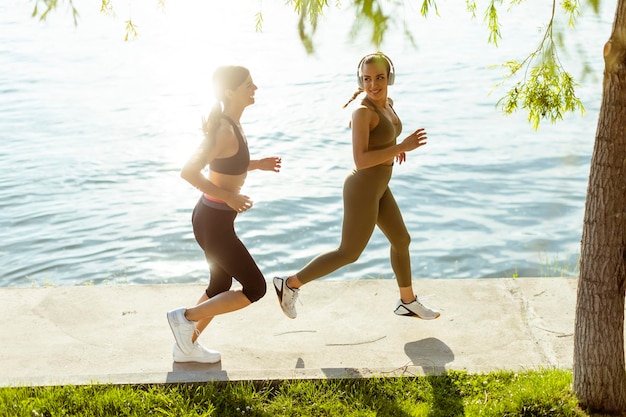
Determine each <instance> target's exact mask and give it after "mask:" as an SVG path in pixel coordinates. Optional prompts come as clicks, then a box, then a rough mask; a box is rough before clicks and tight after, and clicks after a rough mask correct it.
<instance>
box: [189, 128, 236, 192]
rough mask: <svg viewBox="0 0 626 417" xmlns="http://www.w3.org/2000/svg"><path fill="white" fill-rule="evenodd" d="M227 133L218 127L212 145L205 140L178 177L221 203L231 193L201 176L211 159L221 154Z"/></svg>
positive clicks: (226, 130)
mask: <svg viewBox="0 0 626 417" xmlns="http://www.w3.org/2000/svg"><path fill="white" fill-rule="evenodd" d="M228 133H229V132H228V129H223V128H221V127H220V128H218V129H217V132H215V136H216V137H215V140H213V142H212V143H210V142H209V140H208V139H207V138H205V139H204V140H203V141H202V143H200V145H199V146H198V147H197V148H196V150H195V151H194V152H193V153H192V154H191V157H190V158H189V160H187V162H186V163H185V165H184V166H183V168H182V170H181V171H180V176H181V177H182V178H183V179H184V180H185V181H187V182H188V183H189V184H191V185H193V186H194V187H196V188H197V189H198V190H200V191H202V192H203V193H205V194H208V195H210V196H212V197H214V198H216V199H218V200H223V201H226V200H227V199H228V198H229V197H232V195H233V193H232V192H231V191H228V190H224V189H223V188H220V187H218V186H217V185H215V184H213V183H212V182H211V181H210V180H209V179H208V178H207V177H206V176H205V175H204V174H203V171H204V168H206V166H207V165H209V164H210V163H211V161H213V159H215V158H216V157H217V156H218V155H220V153H221V152H222V150H223V148H224V144H225V143H226V141H225V139H228V138H226V137H225V135H228ZM230 133H231V135H232V136H233V139H234V140H236V138H235V137H234V133H233V132H230Z"/></svg>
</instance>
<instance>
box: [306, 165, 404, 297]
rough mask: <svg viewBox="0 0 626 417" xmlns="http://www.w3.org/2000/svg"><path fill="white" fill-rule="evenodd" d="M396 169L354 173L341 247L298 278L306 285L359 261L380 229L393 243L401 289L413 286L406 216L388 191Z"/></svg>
mask: <svg viewBox="0 0 626 417" xmlns="http://www.w3.org/2000/svg"><path fill="white" fill-rule="evenodd" d="M392 171H393V168H392V166H388V165H377V166H374V167H371V168H366V169H362V170H359V171H357V170H354V171H352V173H351V174H350V175H348V177H347V178H346V181H345V183H344V186H343V211H344V214H343V227H342V230H341V244H340V245H339V247H338V248H337V249H335V250H333V251H330V252H326V253H324V254H321V255H319V256H317V257H316V258H314V259H313V260H312V261H311V262H309V263H308V264H307V265H306V266H305V267H304V268H303V269H302V270H301V271H300V272H298V273H297V274H296V276H297V277H298V280H299V281H300V282H301V283H303V284H306V283H307V282H310V281H313V280H314V279H317V278H320V277H323V276H325V275H328V274H330V273H331V272H333V271H335V270H337V269H339V268H341V267H342V266H345V265H348V264H350V263H353V262H355V261H356V260H357V259H359V256H360V255H361V253H362V252H363V250H364V249H365V246H367V243H368V242H369V240H370V237H371V236H372V233H373V232H374V226H378V227H379V228H380V230H381V231H382V232H383V233H384V234H385V236H386V237H387V239H388V240H389V243H391V267H392V269H393V272H394V273H395V275H396V280H397V281H398V286H400V287H408V286H410V285H411V258H410V255H409V244H410V243H411V237H410V236H409V233H408V231H407V230H406V226H405V225H404V220H402V214H401V213H400V209H399V208H398V204H397V203H396V200H395V198H394V197H393V194H392V193H391V190H390V189H389V187H388V184H389V180H390V179H391V172H392Z"/></svg>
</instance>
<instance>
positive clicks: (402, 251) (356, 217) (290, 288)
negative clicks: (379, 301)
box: [274, 53, 439, 320]
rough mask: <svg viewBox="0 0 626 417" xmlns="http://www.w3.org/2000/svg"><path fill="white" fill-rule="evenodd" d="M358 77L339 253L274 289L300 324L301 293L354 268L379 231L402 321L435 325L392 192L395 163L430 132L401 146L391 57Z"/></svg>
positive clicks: (376, 60)
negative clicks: (416, 288)
mask: <svg viewBox="0 0 626 417" xmlns="http://www.w3.org/2000/svg"><path fill="white" fill-rule="evenodd" d="M357 77H358V83H359V89H358V91H357V92H356V93H355V94H354V95H353V96H352V98H351V99H350V101H348V103H346V105H345V106H344V107H346V106H347V105H348V104H349V103H350V102H351V101H352V100H354V99H355V98H356V97H357V96H358V95H359V94H360V93H361V92H365V93H366V97H365V98H364V99H363V101H362V102H361V105H360V106H359V107H358V108H357V109H356V110H354V112H353V113H352V121H351V128H352V152H353V157H354V162H355V165H356V168H355V169H354V170H353V171H352V173H350V175H348V177H347V178H346V180H345V183H344V188H343V202H344V218H343V226H342V231H341V243H340V245H339V247H338V248H337V249H335V250H333V251H330V252H326V253H324V254H322V255H319V256H317V257H316V258H314V259H313V260H312V261H311V262H309V263H308V264H307V265H306V266H305V267H304V268H303V269H302V270H300V271H299V272H297V273H296V274H294V275H292V276H289V277H287V278H280V277H276V278H274V289H275V290H276V294H277V295H278V300H279V303H280V306H281V308H282V309H283V312H284V313H285V315H287V317H289V318H296V314H297V313H296V309H295V301H296V299H297V297H298V291H299V288H300V287H301V286H302V285H304V284H306V283H308V282H311V281H313V280H314V279H317V278H320V277H322V276H325V275H327V274H329V273H331V272H333V271H335V270H337V269H338V268H340V267H342V266H344V265H347V264H349V263H352V262H355V261H356V260H357V259H358V258H359V256H360V255H361V253H362V252H363V250H364V249H365V246H366V245H367V243H368V242H369V239H370V237H371V236H372V233H373V231H374V227H375V226H378V227H379V228H380V230H381V231H382V232H383V233H384V234H385V236H386V237H387V239H388V240H389V243H390V244H391V255H390V257H391V266H392V269H393V271H394V274H395V276H396V280H397V283H398V287H399V290H400V300H398V302H397V304H396V307H395V310H394V312H395V313H396V314H397V315H400V316H407V317H418V318H422V319H426V320H430V319H435V318H437V317H439V312H438V311H436V310H433V309H431V308H429V307H427V306H425V305H424V304H422V303H421V302H420V301H419V299H418V298H417V297H416V296H415V293H414V292H413V287H412V278H411V258H410V255H409V243H410V242H411V237H410V236H409V233H408V231H407V229H406V226H405V225H404V220H403V219H402V214H401V213H400V210H399V208H398V205H397V204H396V201H395V199H394V197H393V194H392V193H391V190H390V189H389V187H388V183H389V180H390V178H391V173H392V166H393V163H394V160H395V161H397V162H398V163H399V164H401V163H403V162H404V161H406V152H409V151H412V150H415V149H417V148H419V147H420V146H423V145H425V144H426V132H425V131H424V129H418V130H416V131H415V132H413V133H411V134H410V135H409V136H407V137H406V138H405V139H404V140H403V141H402V142H400V143H396V138H397V137H398V136H399V135H400V132H401V131H402V123H401V122H400V118H399V117H398V115H397V114H396V112H395V110H394V109H393V101H392V100H391V99H390V98H388V97H387V86H388V85H392V84H393V82H394V78H395V72H394V68H393V64H392V62H391V60H390V59H389V58H388V57H387V56H386V55H384V54H382V53H376V54H371V55H366V56H365V57H363V59H362V60H361V62H359V65H358V69H357Z"/></svg>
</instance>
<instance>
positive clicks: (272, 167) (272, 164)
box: [248, 156, 282, 172]
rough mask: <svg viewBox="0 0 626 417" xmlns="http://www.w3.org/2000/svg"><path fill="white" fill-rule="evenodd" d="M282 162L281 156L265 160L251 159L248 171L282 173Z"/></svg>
mask: <svg viewBox="0 0 626 417" xmlns="http://www.w3.org/2000/svg"><path fill="white" fill-rule="evenodd" d="M281 163H282V160H281V158H280V156H270V157H268V158H263V159H251V160H250V165H248V171H252V170H255V169H260V170H261V171H274V172H280V168H281Z"/></svg>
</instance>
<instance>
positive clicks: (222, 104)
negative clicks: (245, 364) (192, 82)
mask: <svg viewBox="0 0 626 417" xmlns="http://www.w3.org/2000/svg"><path fill="white" fill-rule="evenodd" d="M213 84H214V89H215V96H216V99H217V101H216V103H215V106H214V107H213V109H212V110H211V113H210V114H209V117H208V119H207V120H205V121H204V123H203V131H204V140H203V141H202V143H201V144H200V146H199V147H198V148H197V149H196V151H195V152H194V153H193V154H192V156H191V158H189V160H188V161H187V163H186V164H185V166H184V167H183V169H182V171H181V176H182V177H183V178H184V179H185V180H187V181H188V182H189V183H190V184H191V185H193V186H194V187H196V188H198V189H199V190H200V191H201V192H202V196H201V197H200V199H199V200H198V203H197V204H196V207H195V208H194V210H193V214H192V224H193V232H194V235H195V237H196V241H197V242H198V244H199V245H200V247H201V248H202V250H203V251H204V255H205V257H206V259H207V261H208V263H209V268H210V272H211V278H210V281H209V286H208V288H207V289H206V291H205V293H204V294H202V296H201V297H200V300H199V301H198V303H197V305H196V306H194V307H190V308H185V307H181V308H177V309H174V310H171V311H169V312H168V313H167V319H168V322H169V324H170V327H171V329H172V333H173V334H174V338H175V339H176V343H175V344H174V351H173V357H174V361H175V362H204V363H214V362H218V361H220V359H221V356H220V353H219V352H217V351H214V350H210V349H207V348H205V347H203V346H202V345H200V343H199V342H198V340H197V339H198V336H199V335H200V333H201V332H202V331H203V330H204V329H205V328H206V327H207V325H208V324H209V323H210V322H211V320H212V319H213V317H215V316H217V315H218V314H224V313H228V312H231V311H235V310H239V309H241V308H244V307H246V306H248V305H250V304H251V303H254V302H255V301H258V300H259V299H261V297H263V296H264V295H265V292H266V286H267V285H266V280H265V277H264V276H263V274H262V273H261V271H260V270H259V268H258V266H257V265H256V262H255V261H254V259H252V256H250V253H249V252H248V250H247V249H246V247H245V246H244V244H243V243H242V242H241V241H240V240H239V238H238V237H237V235H236V234H235V229H234V221H235V218H236V217H237V214H239V213H242V212H244V211H247V210H249V209H250V208H252V201H251V200H250V198H249V197H248V196H246V195H243V194H241V193H240V191H241V187H242V186H243V184H244V181H245V180H246V176H247V174H248V171H251V170H253V169H260V170H264V171H274V172H279V171H280V167H281V159H280V158H279V157H269V158H264V159H260V160H250V153H249V151H248V142H247V140H246V137H245V135H244V133H243V129H242V128H241V125H240V124H239V119H240V117H241V115H242V113H243V111H244V109H245V108H246V107H248V106H249V105H251V104H253V103H254V92H255V91H256V89H257V87H256V85H254V83H253V82H252V78H251V77H250V72H249V71H248V70H247V69H246V68H244V67H239V66H227V67H220V68H218V69H217V70H216V71H215V74H214V75H213ZM207 165H208V166H209V176H208V178H207V177H205V176H204V174H203V170H204V169H205V167H206V166H207ZM233 278H234V279H236V280H237V281H239V283H240V284H241V285H242V289H241V290H231V285H232V280H233Z"/></svg>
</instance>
